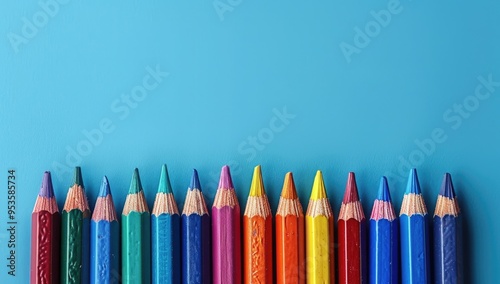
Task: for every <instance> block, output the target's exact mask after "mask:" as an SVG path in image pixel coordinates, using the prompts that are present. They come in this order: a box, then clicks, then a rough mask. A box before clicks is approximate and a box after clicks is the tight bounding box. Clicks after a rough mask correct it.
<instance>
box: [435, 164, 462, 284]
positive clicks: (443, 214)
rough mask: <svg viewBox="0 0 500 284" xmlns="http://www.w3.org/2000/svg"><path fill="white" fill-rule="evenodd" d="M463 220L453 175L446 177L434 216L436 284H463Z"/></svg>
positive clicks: (447, 174)
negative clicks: (452, 179) (452, 178)
mask: <svg viewBox="0 0 500 284" xmlns="http://www.w3.org/2000/svg"><path fill="white" fill-rule="evenodd" d="M461 249H462V235H461V217H460V208H459V207H458V201H457V197H456V195H455V189H454V188H453V182H452V181H451V175H450V174H449V173H446V174H445V175H444V179H443V183H442V185H441V191H440V193H439V195H438V199H437V202H436V210H435V212H434V273H435V277H434V283H439V284H441V283H442V284H457V283H464V279H463V262H462V250H461Z"/></svg>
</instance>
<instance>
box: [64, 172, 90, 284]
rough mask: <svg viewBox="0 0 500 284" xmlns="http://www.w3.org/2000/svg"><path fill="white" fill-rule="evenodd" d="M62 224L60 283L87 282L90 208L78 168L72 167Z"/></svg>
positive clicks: (88, 275)
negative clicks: (73, 172)
mask: <svg viewBox="0 0 500 284" xmlns="http://www.w3.org/2000/svg"><path fill="white" fill-rule="evenodd" d="M61 223H62V225H61V236H62V237H61V284H66V283H69V284H78V283H84V284H85V283H89V278H90V240H89V236H90V208H89V203H88V200H87V196H86V195H85V189H84V185H83V179H82V171H81V169H80V167H76V168H75V175H74V179H73V186H72V187H70V188H69V190H68V195H67V196H66V202H65V204H64V208H63V212H62V222H61Z"/></svg>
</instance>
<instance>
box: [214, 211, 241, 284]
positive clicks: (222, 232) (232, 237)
mask: <svg viewBox="0 0 500 284" xmlns="http://www.w3.org/2000/svg"><path fill="white" fill-rule="evenodd" d="M212 260H213V263H212V264H213V268H214V269H213V283H214V284H222V283H224V284H240V283H241V280H242V277H241V221H240V207H239V206H235V207H233V208H231V207H229V206H224V207H222V208H212Z"/></svg>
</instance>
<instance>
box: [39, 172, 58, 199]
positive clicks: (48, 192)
mask: <svg viewBox="0 0 500 284" xmlns="http://www.w3.org/2000/svg"><path fill="white" fill-rule="evenodd" d="M38 195H39V196H42V197H47V198H52V197H54V188H53V187H52V178H51V176H50V172H48V171H47V172H45V173H44V174H43V179H42V186H41V187H40V192H39V193H38Z"/></svg>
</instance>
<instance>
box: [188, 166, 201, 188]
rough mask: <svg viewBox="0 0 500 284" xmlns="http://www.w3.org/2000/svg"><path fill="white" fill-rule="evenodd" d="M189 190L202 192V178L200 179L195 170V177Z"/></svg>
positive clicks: (192, 178)
mask: <svg viewBox="0 0 500 284" xmlns="http://www.w3.org/2000/svg"><path fill="white" fill-rule="evenodd" d="M189 189H190V190H193V189H198V190H199V191H201V185H200V178H199V177H198V171H197V170H196V169H193V176H192V177H191V184H190V185H189Z"/></svg>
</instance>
